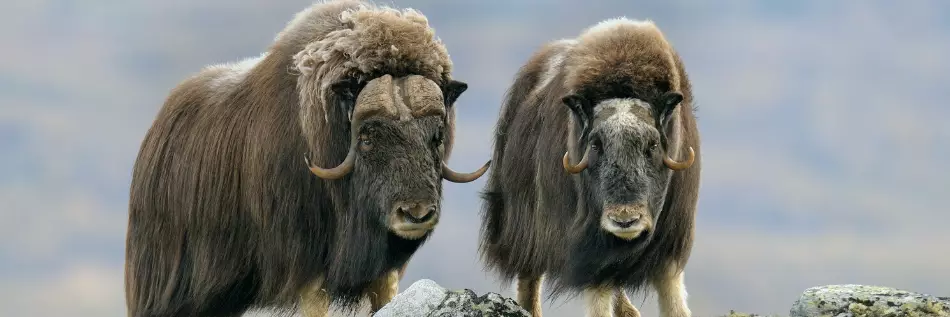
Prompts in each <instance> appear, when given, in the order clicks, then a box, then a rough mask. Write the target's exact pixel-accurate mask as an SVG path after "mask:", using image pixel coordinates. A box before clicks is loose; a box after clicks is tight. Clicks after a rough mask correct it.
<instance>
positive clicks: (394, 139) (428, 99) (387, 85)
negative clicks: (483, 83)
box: [307, 74, 488, 240]
mask: <svg viewBox="0 0 950 317" xmlns="http://www.w3.org/2000/svg"><path fill="white" fill-rule="evenodd" d="M466 89H467V85H466V84H465V83H463V82H460V81H456V80H450V81H448V82H447V83H446V84H445V85H444V88H441V87H440V86H439V85H437V84H436V83H435V82H433V81H432V80H430V79H428V78H425V77H423V76H420V75H408V76H402V77H398V78H393V77H392V76H391V75H388V74H387V75H383V76H380V77H377V78H375V79H372V80H370V81H369V82H366V83H362V84H361V83H359V82H357V81H355V80H342V81H340V82H337V83H335V84H333V85H332V87H331V91H332V93H333V94H334V95H335V98H332V99H336V100H338V101H339V103H340V106H342V107H343V109H344V110H345V111H346V113H347V115H348V117H349V118H350V147H349V152H348V154H347V156H346V158H345V159H344V161H343V162H342V163H340V165H338V166H336V167H332V168H322V167H319V166H313V165H310V163H309V161H308V162H307V164H308V165H310V171H311V172H313V174H315V175H317V176H318V177H320V178H322V179H326V180H336V179H340V178H343V177H344V176H348V177H349V180H350V183H351V187H350V189H351V192H350V197H352V199H355V201H356V202H358V204H357V205H358V206H363V207H364V209H369V210H375V211H378V214H377V215H375V216H374V217H376V218H377V219H378V220H379V222H380V223H381V224H384V225H385V226H386V227H387V228H389V230H390V231H391V232H392V233H394V234H396V235H397V236H399V237H402V238H404V239H410V240H412V239H419V238H422V237H423V236H425V235H426V234H427V233H428V232H429V231H430V230H431V229H432V228H433V227H435V225H436V224H437V223H438V221H439V206H440V201H441V199H440V198H441V194H442V182H441V180H442V179H443V178H444V179H446V180H449V181H452V182H457V183H465V182H470V181H473V180H475V179H478V178H479V177H481V175H482V174H484V173H485V171H486V170H487V169H488V164H487V163H486V164H485V165H484V166H483V167H482V168H481V169H479V170H477V171H475V172H473V173H470V174H463V173H458V172H455V171H453V170H452V169H450V168H449V167H448V166H447V165H446V164H445V163H444V161H443V156H444V154H445V148H444V144H443V141H445V139H444V137H445V135H446V133H447V132H448V131H447V129H448V128H449V127H448V126H447V116H446V105H451V104H452V103H453V102H454V101H455V99H456V98H458V97H459V95H461V93H462V92H464V91H465V90H466Z"/></svg>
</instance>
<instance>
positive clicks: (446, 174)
mask: <svg viewBox="0 0 950 317" xmlns="http://www.w3.org/2000/svg"><path fill="white" fill-rule="evenodd" d="M489 165H491V160H488V162H485V165H482V168H479V169H478V170H477V171H474V172H471V173H468V174H463V173H459V172H456V171H453V170H452V169H451V168H449V166H448V165H446V164H445V162H442V178H444V179H445V180H447V181H450V182H453V183H468V182H471V181H474V180H476V179H478V178H479V177H482V175H484V174H485V171H487V170H488V166H489Z"/></svg>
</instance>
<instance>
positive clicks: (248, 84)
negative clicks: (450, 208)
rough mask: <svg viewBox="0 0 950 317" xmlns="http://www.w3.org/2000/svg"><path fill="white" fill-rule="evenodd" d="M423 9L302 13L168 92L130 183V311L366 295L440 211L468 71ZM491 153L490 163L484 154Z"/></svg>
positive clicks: (213, 312)
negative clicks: (250, 48) (457, 72)
mask: <svg viewBox="0 0 950 317" xmlns="http://www.w3.org/2000/svg"><path fill="white" fill-rule="evenodd" d="M451 70H452V62H451V60H450V58H449V55H448V54H447V51H446V48H445V47H444V45H443V44H442V42H441V41H440V40H439V39H438V38H436V37H435V35H434V31H433V29H431V28H430V27H429V25H428V22H427V20H426V17H425V16H424V15H422V14H421V13H419V12H417V11H414V10H412V9H406V10H397V9H392V8H387V7H382V6H376V5H372V4H367V3H361V2H358V1H334V2H326V3H316V4H314V5H312V6H311V7H310V8H308V9H306V10H304V11H302V12H300V13H298V14H297V15H296V17H295V18H294V19H293V21H291V22H290V23H289V24H288V25H287V27H286V28H285V29H284V30H283V31H282V32H280V33H279V34H278V35H277V37H276V39H275V41H274V43H273V44H272V45H271V46H270V48H269V49H268V50H267V52H266V53H264V54H263V55H262V56H260V57H259V58H256V59H252V60H248V61H245V62H241V63H237V64H230V65H218V66H212V67H208V68H205V69H203V70H202V71H201V72H199V73H197V74H196V75H194V76H192V77H190V78H188V79H187V80H185V81H183V82H182V83H180V84H179V85H178V86H177V87H175V88H174V89H173V90H172V91H171V92H170V95H169V97H168V98H167V100H166V101H165V103H164V105H163V107H162V108H161V110H160V112H159V113H158V115H157V118H156V119H155V121H154V123H153V125H152V126H151V128H150V129H149V130H148V133H147V135H146V136H145V139H144V141H143V143H142V145H141V149H140V152H139V154H138V157H137V159H136V162H135V166H134V171H133V178H132V184H131V190H130V202H129V224H128V233H127V241H126V243H127V251H126V269H125V270H126V275H125V281H126V284H125V289H126V301H127V305H128V314H129V315H130V316H136V317H144V316H239V315H241V314H242V313H243V312H244V311H246V310H249V309H252V308H271V309H273V310H275V311H277V312H284V313H292V312H295V311H298V310H299V311H302V313H303V315H304V316H324V315H326V314H327V311H328V308H329V306H330V305H331V304H339V305H341V307H343V308H344V309H347V308H348V309H347V310H349V311H351V312H352V310H353V309H355V308H357V307H358V306H357V304H358V303H360V302H361V301H362V300H363V299H364V298H366V297H369V301H370V303H371V309H372V310H373V311H375V310H378V309H379V308H380V307H382V306H383V305H384V304H386V303H387V302H388V301H389V300H390V299H391V298H392V297H393V296H394V295H395V293H396V292H397V289H398V281H399V279H400V278H401V274H402V270H404V269H405V265H406V263H407V262H408V261H409V258H410V257H411V256H412V254H413V252H415V251H416V249H417V248H419V246H420V245H422V244H423V243H424V241H425V240H426V239H427V237H428V236H429V234H430V232H431V231H432V230H433V228H434V227H435V226H436V223H437V222H438V220H439V215H440V211H439V206H440V204H441V202H440V201H441V196H442V183H441V179H443V178H444V179H447V180H449V181H453V182H469V181H472V180H475V179H476V178H478V177H480V176H481V175H482V174H483V173H484V172H485V171H486V170H487V168H488V163H486V164H485V165H484V166H483V167H482V168H481V169H479V170H478V171H476V172H474V173H471V174H464V173H457V172H454V171H452V170H451V169H449V168H448V167H446V165H445V163H443V162H444V161H445V160H447V159H448V157H449V153H450V152H451V149H452V143H453V137H454V129H455V110H454V108H453V104H454V102H455V101H456V99H457V98H458V97H459V96H460V94H461V93H462V92H463V91H465V90H466V88H467V85H466V84H465V83H463V82H461V81H457V80H454V79H452V77H451ZM489 163H490V161H489Z"/></svg>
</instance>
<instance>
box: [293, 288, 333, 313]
mask: <svg viewBox="0 0 950 317" xmlns="http://www.w3.org/2000/svg"><path fill="white" fill-rule="evenodd" d="M329 312H330V295H329V294H328V293H327V291H326V290H325V289H323V279H319V280H317V281H314V282H313V283H311V284H310V285H308V286H307V287H306V288H304V291H303V292H302V293H301V294H300V314H301V316H303V317H326V316H328V315H329Z"/></svg>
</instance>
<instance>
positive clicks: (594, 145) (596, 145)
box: [590, 139, 604, 152]
mask: <svg viewBox="0 0 950 317" xmlns="http://www.w3.org/2000/svg"><path fill="white" fill-rule="evenodd" d="M603 148H604V144H603V143H602V142H601V141H600V139H595V140H594V142H591V143H590V149H591V151H594V152H600V151H601V150H603Z"/></svg>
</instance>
